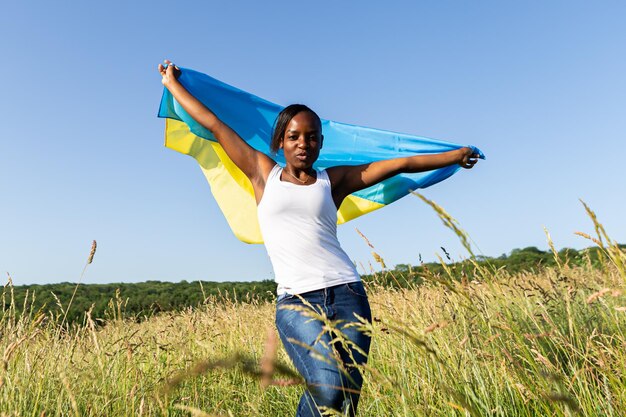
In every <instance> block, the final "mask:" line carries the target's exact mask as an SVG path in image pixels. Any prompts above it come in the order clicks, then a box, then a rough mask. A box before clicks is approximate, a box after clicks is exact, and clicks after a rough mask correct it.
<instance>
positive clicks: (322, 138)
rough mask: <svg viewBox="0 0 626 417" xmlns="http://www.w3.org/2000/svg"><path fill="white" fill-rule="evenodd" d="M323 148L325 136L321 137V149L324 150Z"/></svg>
mask: <svg viewBox="0 0 626 417" xmlns="http://www.w3.org/2000/svg"><path fill="white" fill-rule="evenodd" d="M322 146H324V135H322V136H321V137H320V149H322Z"/></svg>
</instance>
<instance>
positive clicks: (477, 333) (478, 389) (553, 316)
mask: <svg viewBox="0 0 626 417" xmlns="http://www.w3.org/2000/svg"><path fill="white" fill-rule="evenodd" d="M433 204H434V203H433ZM588 212H591V210H588ZM439 213H440V215H443V216H445V215H447V213H445V211H441V212H439ZM591 213H593V212H591ZM448 216H449V215H448ZM450 219H451V220H450ZM592 219H594V221H595V222H596V223H595V224H596V226H595V227H596V230H597V231H598V233H599V234H600V237H594V238H593V239H596V240H597V241H598V242H601V244H602V245H603V248H604V253H605V262H604V266H603V268H601V269H594V268H592V267H591V265H589V266H583V267H570V266H569V265H567V263H563V262H561V263H559V264H558V267H557V268H554V269H548V270H545V271H544V272H542V273H540V274H530V273H522V274H517V275H511V274H508V273H507V272H506V271H504V270H493V269H490V268H489V267H488V266H487V267H485V266H479V265H478V264H476V263H472V260H471V258H470V259H469V260H468V261H467V263H466V264H465V265H464V266H463V267H461V266H458V265H453V266H447V269H446V273H445V274H443V275H435V274H428V273H426V275H425V276H424V277H423V278H424V279H425V284H423V285H421V286H419V287H413V288H409V289H402V290H389V289H385V288H383V287H381V286H380V285H378V284H377V281H376V279H374V280H373V281H372V282H370V283H369V284H368V290H369V293H370V298H371V300H370V301H371V304H372V310H373V315H374V322H373V323H372V324H369V323H362V330H363V331H367V332H370V333H371V334H372V335H373V338H374V339H373V340H374V341H373V345H372V350H371V353H370V359H369V363H368V365H367V366H365V367H364V373H365V377H366V378H365V384H364V387H363V397H362V401H361V403H360V405H359V408H360V410H359V415H361V416H487V415H488V416H544V415H551V416H573V415H581V416H620V415H625V411H624V410H626V376H625V375H626V337H625V333H626V292H625V291H626V289H625V283H626V271H624V269H623V265H624V264H625V262H624V261H625V260H626V256H625V255H624V253H623V251H621V250H619V247H617V245H616V244H615V242H613V241H612V240H610V239H609V238H608V235H606V232H604V229H603V228H601V225H600V224H599V222H597V219H595V214H594V215H593V217H592ZM448 221H450V222H452V221H453V219H452V218H451V217H449V219H448ZM458 233H464V232H463V231H462V230H461V229H460V228H458ZM603 233H604V235H603ZM587 236H589V235H587ZM589 238H591V237H590V236H589ZM467 242H468V245H469V241H467ZM616 247H617V250H616V249H615V248H616ZM380 278H381V279H382V278H384V277H382V276H381V277H380ZM199 291H200V289H199ZM33 297H36V294H31V295H30V296H29V297H27V298H26V300H24V301H23V305H22V307H23V308H22V309H21V311H22V313H19V314H18V313H17V311H18V310H20V309H17V308H16V300H14V299H13V298H12V286H11V285H10V283H9V284H7V285H6V286H5V287H4V290H3V292H2V299H3V306H4V307H3V310H2V312H1V315H0V355H2V357H1V360H2V362H1V369H0V372H1V373H0V415H2V416H57V415H58V416H61V415H63V416H66V415H67V416H103V415H107V416H149V415H163V416H189V415H193V416H207V415H209V416H290V415H293V414H294V410H295V408H296V405H297V401H298V398H299V395H300V392H301V390H302V385H301V383H300V382H301V381H300V379H299V378H298V376H297V374H295V373H294V372H293V368H292V367H291V366H290V365H289V360H288V358H287V357H286V355H285V353H284V351H283V349H282V347H280V346H277V345H276V341H275V339H272V337H269V338H268V335H267V331H268V329H269V330H270V332H274V329H273V317H274V305H272V304H269V303H263V302H254V301H253V302H251V303H245V304H242V303H239V302H235V301H233V300H228V299H216V298H208V299H207V300H206V302H205V303H204V305H203V306H202V307H200V308H196V309H188V310H185V311H182V312H179V313H169V314H162V315H159V316H156V317H153V318H152V319H150V320H149V321H146V322H142V323H136V322H135V321H134V320H133V318H131V317H123V308H122V306H123V303H124V300H122V299H119V298H118V299H116V300H112V302H111V305H110V310H111V311H110V312H109V314H108V315H107V317H108V319H107V320H106V323H104V322H103V321H101V320H99V319H96V318H92V317H91V315H90V314H89V313H88V312H87V313H86V314H85V319H84V322H83V323H82V324H81V325H74V326H70V327H68V326H67V325H62V323H63V317H62V316H60V315H59V316H45V315H43V314H41V313H40V312H37V311H34V310H33V309H32V308H31V306H32V300H33ZM61 301H62V300H59V302H60V303H61ZM330 324H332V323H330Z"/></svg>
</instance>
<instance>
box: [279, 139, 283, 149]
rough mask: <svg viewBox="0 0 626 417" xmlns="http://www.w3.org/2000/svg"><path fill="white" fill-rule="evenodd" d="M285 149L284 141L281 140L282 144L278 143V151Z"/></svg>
mask: <svg viewBox="0 0 626 417" xmlns="http://www.w3.org/2000/svg"><path fill="white" fill-rule="evenodd" d="M282 148H283V140H282V139H281V140H280V142H278V149H282Z"/></svg>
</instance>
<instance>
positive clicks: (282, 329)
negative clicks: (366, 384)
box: [276, 282, 372, 417]
mask: <svg viewBox="0 0 626 417" xmlns="http://www.w3.org/2000/svg"><path fill="white" fill-rule="evenodd" d="M300 297H301V298H300ZM307 303H308V304H310V306H309V305H307ZM311 307H312V309H311ZM294 308H295V309H294ZM297 309H305V310H306V311H305V312H302V311H298V310H297ZM354 314H358V315H359V316H361V317H363V318H364V319H366V320H367V321H368V322H371V320H372V313H371V312H370V306H369V303H368V301H367V294H366V293H365V289H364V288H363V284H362V283H361V282H352V283H349V284H341V285H337V286H334V287H329V288H325V289H322V290H316V291H311V292H307V293H303V294H299V295H291V294H282V295H280V296H279V297H278V300H277V305H276V328H277V329H278V334H279V335H280V339H281V340H282V342H283V345H284V346H285V350H286V351H287V354H288V355H289V357H290V358H291V360H292V361H293V363H294V365H295V367H296V369H297V370H298V372H299V373H300V374H301V375H302V376H303V377H304V379H305V381H306V389H305V391H304V394H302V397H301V398H300V404H299V405H298V410H297V413H296V417H312V416H315V417H318V416H320V415H321V414H320V410H319V408H318V407H328V408H332V409H334V410H337V411H341V412H343V413H347V415H348V416H354V415H355V413H356V407H357V404H358V401H359V394H360V391H361V385H362V384H363V376H362V375H361V372H360V371H359V369H358V368H357V367H355V366H354V365H355V364H356V365H363V364H365V363H366V362H367V354H368V353H369V348H370V340H371V338H370V337H369V336H367V335H365V334H363V333H362V332H361V331H359V330H358V329H357V328H355V327H351V326H346V325H348V324H349V323H354V322H357V319H356V317H355V316H354ZM324 316H325V317H326V319H328V320H330V321H333V322H334V325H335V328H336V329H337V330H338V331H339V332H340V333H341V336H342V337H343V338H345V339H347V340H348V341H349V342H348V343H345V342H344V343H341V342H340V341H337V339H341V337H339V338H336V336H337V334H336V333H335V332H333V331H332V330H330V331H329V330H327V328H326V329H325V328H324V323H323V321H322V320H323V317H324ZM333 340H334V341H333ZM353 344H354V345H356V346H358V348H359V349H360V350H361V351H362V352H359V351H358V350H357V349H355V348H354V346H353ZM363 353H365V354H363ZM322 410H323V409H322Z"/></svg>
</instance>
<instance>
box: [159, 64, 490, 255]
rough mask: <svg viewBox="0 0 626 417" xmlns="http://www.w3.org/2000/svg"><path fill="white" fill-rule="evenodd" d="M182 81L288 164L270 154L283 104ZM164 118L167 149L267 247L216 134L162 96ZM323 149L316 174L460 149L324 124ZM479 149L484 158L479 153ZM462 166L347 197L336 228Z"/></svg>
mask: <svg viewBox="0 0 626 417" xmlns="http://www.w3.org/2000/svg"><path fill="white" fill-rule="evenodd" d="M179 80H180V82H181V83H182V84H183V85H184V86H185V88H187V90H189V92H190V93H191V94H193V95H194V96H195V97H196V98H197V99H199V100H200V101H201V102H202V103H204V104H205V105H206V106H207V107H208V108H209V109H211V111H213V112H214V113H215V114H216V115H217V117H219V118H220V119H221V120H222V121H223V122H225V123H226V124H228V125H229V126H230V127H231V128H232V129H233V130H235V131H236V132H237V133H238V134H239V135H240V136H241V137H242V138H243V139H244V140H245V141H246V142H248V143H249V144H250V145H251V146H252V147H253V148H255V149H257V150H259V151H261V152H263V153H265V154H267V155H270V157H272V158H273V159H274V160H275V161H276V162H278V163H279V164H281V165H283V166H284V165H285V159H284V157H283V154H282V150H281V151H279V153H278V154H277V155H271V154H270V140H271V135H272V127H273V124H274V121H275V120H276V117H277V116H278V113H280V111H281V110H282V107H281V106H279V105H278V104H274V103H270V102H269V101H267V100H264V99H262V98H259V97H257V96H255V95H253V94H250V93H247V92H245V91H242V90H239V89H237V88H235V87H232V86H230V85H228V84H225V83H223V82H221V81H218V80H216V79H215V78H212V77H209V76H208V75H205V74H202V73H199V72H196V71H192V70H189V69H184V68H181V75H180V78H179ZM159 117H163V118H165V119H166V123H165V146H166V147H168V148H170V149H173V150H175V151H178V152H180V153H183V154H186V155H189V156H192V157H193V158H195V159H196V161H197V162H198V163H199V164H200V167H201V168H202V172H203V173H204V175H205V177H206V179H207V180H208V182H209V185H210V186H211V191H212V193H213V196H214V197H215V199H216V200H217V203H218V205H219V207H220V209H221V210H222V213H224V216H225V217H226V220H227V221H228V224H229V225H230V227H231V229H232V231H233V232H234V233H235V236H237V238H238V239H239V240H241V241H243V242H246V243H263V238H262V236H261V231H260V229H259V224H258V220H257V213H256V201H255V198H254V192H253V190H252V184H251V183H250V181H249V180H248V178H247V177H246V176H245V175H244V174H243V172H242V171H241V170H240V169H239V168H237V167H236V166H235V164H234V163H233V162H232V161H231V160H230V158H228V156H227V155H226V153H225V152H224V150H223V149H222V147H221V146H220V144H219V143H217V140H216V139H215V137H214V136H213V135H212V134H211V132H209V131H208V130H207V129H205V128H203V127H202V126H200V125H199V124H198V123H196V122H195V121H194V120H193V119H192V118H191V117H190V116H189V114H187V112H185V110H184V109H183V108H182V107H181V106H180V105H179V104H178V103H177V102H176V100H174V98H173V97H172V95H171V94H170V92H169V91H168V90H167V89H164V91H163V97H162V98H161V106H160V108H159ZM322 131H323V134H324V147H323V148H322V151H321V153H320V156H319V159H318V160H317V162H316V163H315V167H316V168H318V169H324V168H328V167H331V166H335V165H358V164H364V163H369V162H372V161H376V160H381V159H389V158H397V157H404V156H410V155H414V154H428V153H441V152H446V151H450V150H453V149H458V148H461V147H462V146H461V145H456V144H453V143H449V142H442V141H438V140H433V139H428V138H424V137H419V136H412V135H405V134H401V133H394V132H389V131H384V130H378V129H372V128H367V127H361V126H354V125H349V124H346V123H339V122H334V121H332V120H324V119H322ZM474 149H475V151H476V152H477V153H478V154H479V155H480V156H481V158H484V156H483V154H482V153H481V152H480V150H478V149H477V148H474ZM459 169H460V167H459V166H458V165H454V166H449V167H445V168H440V169H436V170H433V171H428V172H421V173H415V174H401V175H396V176H395V177H392V178H389V179H387V180H385V181H383V182H381V183H379V184H377V185H374V186H372V187H369V188H366V189H364V190H361V191H358V192H356V193H354V194H352V195H350V196H348V197H347V198H346V199H345V200H344V201H343V203H342V205H341V207H340V208H339V211H338V212H337V217H338V223H339V224H341V223H345V222H347V221H349V220H352V219H354V218H356V217H359V216H361V215H363V214H366V213H369V212H371V211H374V210H377V209H379V208H381V207H383V206H385V205H387V204H390V203H393V202H394V201H396V200H398V199H399V198H401V197H404V196H405V195H407V194H408V193H409V192H410V191H412V190H416V189H418V188H425V187H428V186H431V185H433V184H436V183H438V182H439V181H443V180H444V179H446V178H448V177H449V176H451V175H452V174H454V173H455V172H456V171H457V170H459Z"/></svg>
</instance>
